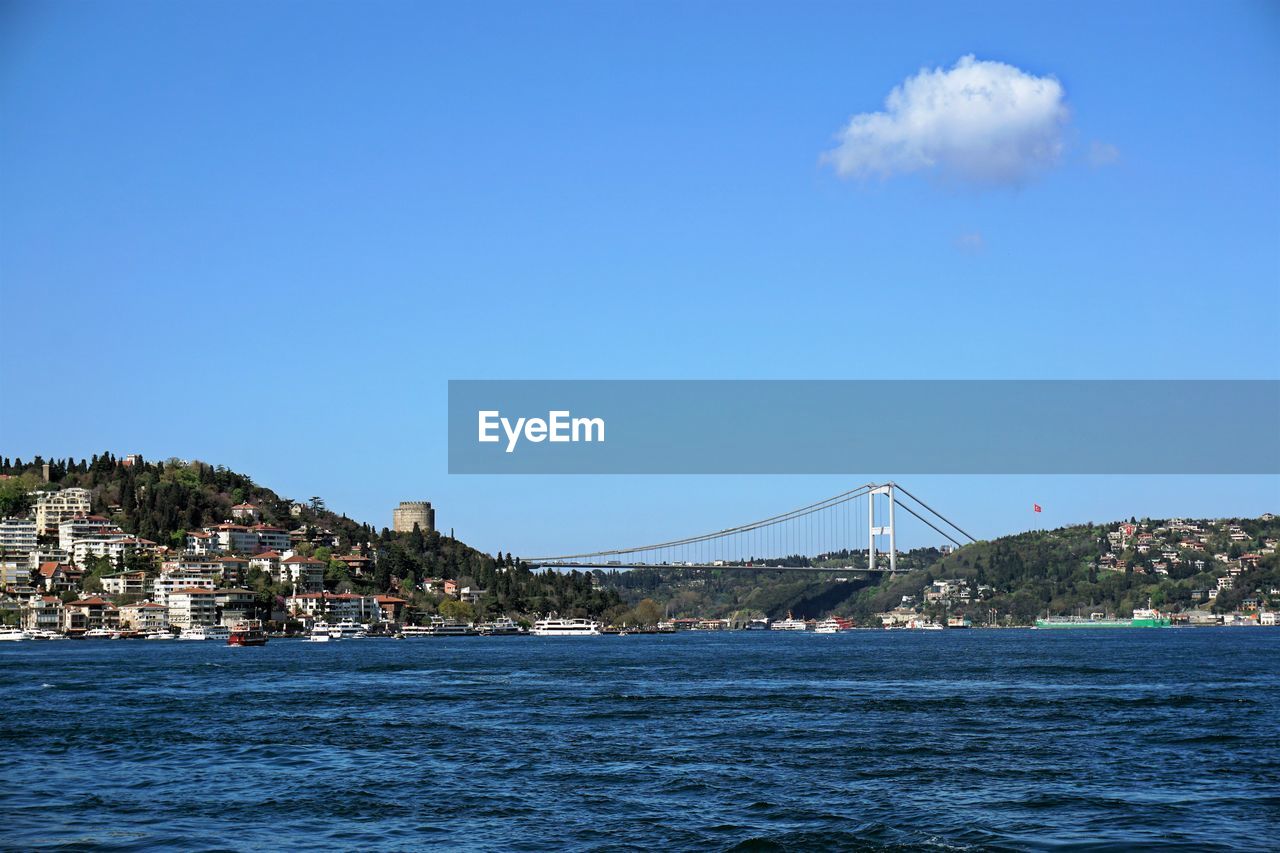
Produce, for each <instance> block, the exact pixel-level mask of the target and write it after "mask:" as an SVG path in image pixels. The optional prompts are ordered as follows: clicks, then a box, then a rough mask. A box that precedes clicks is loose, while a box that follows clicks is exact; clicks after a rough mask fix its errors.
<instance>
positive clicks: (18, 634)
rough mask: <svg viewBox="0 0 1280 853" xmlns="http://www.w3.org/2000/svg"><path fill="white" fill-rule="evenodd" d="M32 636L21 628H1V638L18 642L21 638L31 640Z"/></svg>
mask: <svg viewBox="0 0 1280 853" xmlns="http://www.w3.org/2000/svg"><path fill="white" fill-rule="evenodd" d="M30 639H32V636H31V635H30V634H28V633H27V632H26V631H24V630H22V629H21V628H10V627H5V628H0V640H5V641H8V642H11V643H16V642H18V641H20V640H30Z"/></svg>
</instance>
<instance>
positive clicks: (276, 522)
mask: <svg viewBox="0 0 1280 853" xmlns="http://www.w3.org/2000/svg"><path fill="white" fill-rule="evenodd" d="M46 463H47V464H48V465H49V479H48V482H45V481H44V478H43V466H44V465H45V464H46ZM0 477H3V478H4V479H0V518H3V517H8V516H12V515H21V514H23V513H25V512H27V511H28V510H29V508H30V507H31V505H32V503H33V499H34V496H35V494H36V493H37V492H39V491H43V490H55V489H64V488H69V487H81V488H86V489H89V490H90V491H91V492H92V510H93V512H94V513H95V514H98V515H102V516H104V517H107V518H109V519H110V520H111V521H113V522H114V523H115V524H116V525H118V526H119V527H120V528H121V529H122V530H124V531H126V532H128V533H131V534H135V535H137V536H140V537H142V538H144V539H149V540H152V541H153V542H156V543H157V544H158V545H160V546H162V548H168V549H169V550H170V551H173V552H176V551H180V550H182V548H183V547H184V545H185V541H186V534H187V533H188V532H189V531H195V530H199V529H201V528H203V527H208V526H211V525H216V524H219V523H221V522H223V521H226V520H227V519H230V518H231V517H232V512H231V508H232V507H233V506H235V505H237V504H241V503H252V504H254V505H255V506H256V507H257V508H258V511H259V513H260V518H261V521H262V522H263V523H266V524H269V525H273V526H277V527H281V528H284V529H285V530H299V531H302V532H303V533H302V541H301V542H300V543H299V544H298V546H297V547H298V550H299V552H300V553H304V554H307V555H309V556H315V557H317V558H319V559H323V560H325V561H326V562H327V563H328V566H327V569H326V571H325V578H324V585H325V588H326V590H328V591H335V592H346V591H355V592H360V593H393V594H396V595H400V596H402V597H404V598H406V599H408V600H409V601H410V602H412V604H413V605H414V607H415V610H416V612H417V614H418V616H420V617H425V616H427V615H430V614H434V613H436V612H442V613H446V615H453V616H457V617H459V618H463V619H470V618H484V617H489V616H497V615H502V614H509V615H512V616H529V615H533V614H538V613H550V612H556V613H560V614H563V615H575V616H576V615H582V616H587V615H590V616H599V615H601V614H602V613H603V612H604V611H606V610H608V609H610V608H617V607H618V605H619V604H620V599H619V597H618V595H617V594H616V593H615V592H612V591H602V590H600V589H597V588H596V585H595V583H594V582H593V578H592V577H591V576H590V575H586V574H583V573H580V572H570V573H566V574H552V575H547V574H535V573H533V572H531V571H529V569H528V567H526V566H524V565H523V564H522V563H521V562H520V561H518V560H516V559H514V558H512V556H511V555H510V554H507V555H505V556H503V555H497V556H490V555H488V554H485V553H483V552H481V551H478V550H476V549H474V548H472V547H470V546H468V545H466V544H465V543H463V542H461V541H458V540H457V539H454V538H452V537H449V536H442V535H440V534H439V533H438V532H435V531H431V532H427V533H422V532H419V531H417V530H414V531H413V532H410V533H396V532H393V531H391V530H389V529H386V528H383V529H381V530H376V529H375V528H374V527H373V526H372V525H370V524H367V523H360V522H357V521H354V520H352V519H350V518H348V517H346V516H345V515H342V514H340V513H337V512H334V511H332V510H330V509H328V508H327V507H326V506H325V504H324V502H323V500H321V499H320V498H311V499H309V500H307V501H306V502H295V501H292V500H290V499H288V498H285V497H282V496H280V495H279V494H277V493H276V492H275V491H273V490H271V489H269V488H267V487H265V486H261V485H258V484H257V483H254V482H253V480H252V479H251V478H249V477H248V476H246V475H244V474H239V473H236V472H235V471H231V470H229V469H228V468H226V467H223V466H220V465H219V466H215V465H210V464H208V463H205V462H200V461H185V460H178V459H169V460H165V461H163V462H152V461H145V460H137V461H133V462H132V464H127V463H126V461H125V460H121V459H118V458H116V457H115V456H113V455H112V454H110V453H103V454H101V455H98V456H94V457H93V458H91V459H88V460H84V459H81V460H74V459H44V458H41V457H36V458H35V459H32V460H28V461H23V460H21V459H12V460H11V459H8V458H3V459H0ZM343 555H362V556H365V557H369V558H371V559H372V561H373V566H372V569H371V570H370V571H369V572H367V573H363V574H357V573H353V571H352V570H351V569H350V568H349V566H348V564H347V563H346V562H344V561H342V560H340V559H338V558H339V557H340V556H343ZM90 563H91V565H90V566H89V569H90V571H89V573H88V576H87V578H86V581H85V583H86V589H87V590H89V591H93V590H94V585H95V578H96V577H100V576H101V575H102V574H105V573H109V572H111V571H113V570H115V569H116V568H119V566H114V565H111V564H109V562H106V561H105V559H99V560H97V561H93V560H91V561H90ZM129 567H130V568H133V567H139V568H145V569H147V570H148V571H154V569H155V565H154V563H153V562H152V561H151V560H145V561H142V562H141V564H139V565H137V566H135V565H134V564H133V563H131V564H130V566H129ZM440 580H455V581H458V582H459V585H467V586H471V587H478V588H480V589H482V590H484V594H483V596H482V597H481V598H480V599H479V600H478V601H477V602H475V603H474V605H473V604H470V603H466V602H462V601H458V600H455V599H451V598H447V597H445V596H443V595H442V594H441V593H440V590H439V583H438V581H440ZM433 581H434V582H435V583H433ZM247 584H248V585H249V586H251V587H252V588H253V589H254V590H255V591H256V592H258V594H259V598H260V600H261V601H262V603H263V604H264V607H265V606H266V605H267V604H268V603H270V601H271V600H272V599H278V598H280V597H282V596H284V595H287V594H288V593H289V590H288V589H287V588H285V587H284V586H283V585H274V584H272V583H271V582H270V579H269V578H267V577H264V576H263V575H261V574H255V572H254V571H252V570H251V571H250V573H249V577H248V578H247Z"/></svg>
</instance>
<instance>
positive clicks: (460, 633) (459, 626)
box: [406, 616, 480, 637]
mask: <svg viewBox="0 0 1280 853" xmlns="http://www.w3.org/2000/svg"><path fill="white" fill-rule="evenodd" d="M427 630H428V632H429V634H428V636H431V637H474V636H476V635H477V634H478V633H480V632H479V631H477V630H476V629H475V628H473V627H472V626H471V624H470V623H468V622H457V621H455V620H453V619H445V618H444V617H443V616H432V617H431V625H430V626H428V628H427ZM406 636H407V635H406Z"/></svg>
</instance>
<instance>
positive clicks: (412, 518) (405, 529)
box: [391, 501, 436, 533]
mask: <svg viewBox="0 0 1280 853" xmlns="http://www.w3.org/2000/svg"><path fill="white" fill-rule="evenodd" d="M415 524H416V525H418V529H419V530H421V531H422V532H423V533H431V532H432V531H434V530H435V529H436V511H435V510H434V509H432V508H431V502H430V501H401V502H400V506H398V507H396V508H395V510H394V511H393V512H392V513H391V529H392V530H394V531H396V532H397V533H410V532H412V531H413V526H414V525H415Z"/></svg>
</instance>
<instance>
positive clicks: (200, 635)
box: [178, 625, 231, 640]
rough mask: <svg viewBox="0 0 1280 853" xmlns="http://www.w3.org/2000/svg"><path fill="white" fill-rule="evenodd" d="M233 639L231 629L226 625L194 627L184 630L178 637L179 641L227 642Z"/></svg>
mask: <svg viewBox="0 0 1280 853" xmlns="http://www.w3.org/2000/svg"><path fill="white" fill-rule="evenodd" d="M230 637H231V629H230V628H228V627H226V626H225V625H192V626H191V627H189V628H183V629H182V633H181V634H179V635H178V639H179V640H226V639H230Z"/></svg>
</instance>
